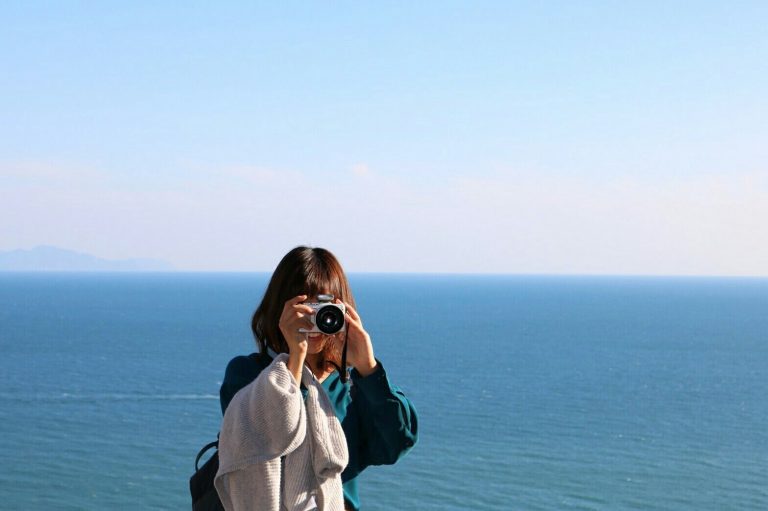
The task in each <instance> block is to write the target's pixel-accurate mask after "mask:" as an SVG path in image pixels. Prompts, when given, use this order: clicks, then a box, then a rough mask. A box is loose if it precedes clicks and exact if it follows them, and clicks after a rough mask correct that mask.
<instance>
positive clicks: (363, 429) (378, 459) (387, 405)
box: [351, 360, 418, 468]
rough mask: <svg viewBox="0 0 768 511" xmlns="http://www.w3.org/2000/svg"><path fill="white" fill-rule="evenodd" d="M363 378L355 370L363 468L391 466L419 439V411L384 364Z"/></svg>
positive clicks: (355, 399)
mask: <svg viewBox="0 0 768 511" xmlns="http://www.w3.org/2000/svg"><path fill="white" fill-rule="evenodd" d="M377 362H378V365H377V368H376V370H375V371H374V372H373V373H372V374H370V375H368V376H366V377H362V376H361V375H360V373H358V372H357V370H355V369H353V370H352V371H351V375H352V384H353V387H354V388H355V394H354V398H353V403H354V406H355V407H356V408H357V415H358V420H359V433H360V446H359V455H360V465H361V468H363V467H365V466H368V465H391V464H393V463H395V462H396V461H397V460H398V459H400V458H401V457H403V456H404V455H405V454H406V453H407V452H408V451H409V450H410V449H411V448H412V447H413V446H414V445H416V442H417V440H418V418H417V416H416V409H415V408H414V407H413V404H412V403H411V401H410V400H409V399H408V398H407V397H406V396H405V394H404V393H403V392H402V391H401V390H400V389H399V388H398V387H396V386H394V385H392V384H391V383H390V381H389V378H388V377H387V373H386V371H385V370H384V367H383V366H382V364H381V362H380V361H378V360H377Z"/></svg>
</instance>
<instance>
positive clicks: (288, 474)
mask: <svg viewBox="0 0 768 511" xmlns="http://www.w3.org/2000/svg"><path fill="white" fill-rule="evenodd" d="M322 294H326V295H333V296H334V302H335V303H338V304H343V305H344V307H345V320H346V328H344V329H342V331H340V332H339V333H337V334H334V335H325V334H319V335H318V334H314V333H313V334H309V335H308V334H307V333H305V332H304V331H305V330H309V329H311V328H312V327H313V326H314V325H313V322H312V320H311V319H310V318H311V316H312V314H313V313H314V309H312V308H311V307H309V306H308V305H306V304H307V303H313V302H317V300H318V295H322ZM251 328H252V330H253V333H254V336H255V338H256V341H257V343H258V346H259V352H258V353H253V354H251V355H249V356H239V357H235V358H234V359H232V360H231V361H230V363H229V365H228V366H227V370H226V374H225V376H224V381H223V383H222V385H221V391H220V397H221V408H222V412H224V415H225V420H224V423H223V425H222V432H221V435H222V438H221V441H220V446H219V453H220V458H221V460H222V461H221V463H222V466H221V467H220V470H219V475H217V490H218V491H219V494H220V495H222V494H224V495H222V501H225V506H226V505H227V502H226V501H227V499H230V498H231V497H232V495H234V494H237V492H243V491H245V493H248V491H247V490H248V489H244V488H243V486H246V485H248V484H250V485H255V486H259V485H262V483H264V484H265V485H267V486H268V485H270V484H271V485H273V486H274V485H275V484H277V483H275V481H274V480H275V479H277V480H279V483H280V485H281V486H280V487H279V490H277V489H275V490H274V491H273V492H272V493H271V494H270V497H269V498H270V499H275V498H276V497H275V495H279V500H280V501H281V503H283V504H285V505H286V506H287V507H288V509H292V508H293V509H296V508H298V509H300V510H301V511H305V510H309V509H315V508H319V509H321V510H322V509H333V508H334V507H335V504H332V503H333V502H335V500H334V499H336V498H337V497H338V496H337V495H335V494H334V492H336V491H337V490H336V489H334V488H335V487H334V486H333V484H332V483H331V482H327V484H326V483H323V484H326V486H323V484H320V483H318V481H320V482H323V481H331V480H332V479H334V477H335V473H334V470H338V471H341V469H342V468H343V472H342V473H341V474H340V477H338V478H337V479H338V480H339V482H340V483H341V485H342V486H343V509H348V510H358V509H360V499H359V496H358V486H357V476H358V475H359V474H360V473H361V472H362V471H363V470H364V469H365V468H366V467H368V466H369V465H384V464H393V463H395V462H396V461H397V460H398V459H399V458H400V457H402V456H403V455H404V454H405V453H406V452H407V451H408V450H410V448H411V447H413V446H414V444H415V443H416V440H417V417H416V411H415V410H414V408H413V405H412V404H411V402H410V401H409V400H408V398H407V397H405V395H404V394H403V393H402V392H401V391H400V390H399V389H398V388H397V387H395V386H393V385H392V384H391V383H390V382H389V379H388V377H387V374H386V372H385V370H384V367H383V366H382V364H381V362H380V361H379V360H378V359H376V357H375V356H374V351H373V344H372V341H371V336H370V335H369V334H368V332H367V331H366V330H365V328H364V327H363V323H362V320H361V318H360V316H359V314H358V313H357V310H356V305H355V300H354V298H353V296H352V292H351V290H350V287H349V282H348V281H347V277H346V275H345V274H344V271H343V269H342V268H341V265H340V264H339V262H338V260H337V259H336V258H335V257H334V255H333V254H331V252H329V251H328V250H325V249H322V248H310V247H304V246H300V247H296V248H294V249H293V250H291V251H290V252H288V254H286V255H285V257H283V259H282V260H281V261H280V263H279V264H278V266H277V268H276V269H275V272H274V273H273V275H272V278H271V280H270V282H269V285H268V286H267V290H266V292H265V294H264V297H263V299H262V301H261V304H260V305H259V307H258V308H257V309H256V312H255V313H254V315H253V319H252V322H251ZM345 342H346V352H347V353H346V361H347V363H348V364H349V365H351V366H352V369H351V370H350V373H349V374H350V377H351V381H347V378H346V376H347V375H346V371H347V368H346V367H341V364H342V356H341V355H342V351H343V348H344V344H345ZM340 372H341V373H343V374H341V373H340ZM288 374H290V378H289V377H288V376H286V375H288ZM259 375H263V376H262V378H258V377H259ZM299 385H300V390H301V395H302V396H303V398H304V406H303V407H301V406H300V405H297V404H296V403H298V402H300V399H297V398H295V397H294V394H293V392H294V391H295V387H297V386H299ZM313 388H318V389H319V388H321V389H322V391H321V392H314V391H313ZM241 389H243V392H238V391H240V390H241ZM236 395H237V396H236ZM315 396H316V398H315ZM275 399H277V400H278V401H279V404H277V405H276V404H274V403H273V401H274V400H275ZM233 400H235V401H237V409H238V410H243V409H247V410H248V411H246V412H241V411H238V412H235V411H234V410H231V411H230V413H229V414H228V413H226V412H227V410H228V409H229V408H230V407H229V405H230V403H231V402H233ZM267 402H269V404H267ZM259 406H263V407H264V408H263V409H262V410H260V411H258V410H256V408H258V407H259ZM324 406H325V407H326V408H329V409H330V410H331V412H329V413H327V414H326V415H324V414H323V413H322V410H323V407H324ZM283 407H285V408H283ZM312 407H314V408H312ZM276 409H280V410H281V412H280V413H279V417H277V418H273V417H272V415H273V412H274V410H276ZM282 410H287V411H286V412H283V411H282ZM302 410H303V411H302ZM236 413H237V414H240V417H238V418H235V415H236ZM249 413H251V414H253V417H254V418H253V419H248V414H249ZM243 414H245V415H243ZM265 415H268V416H269V418H267V419H265V418H264V416H265ZM294 415H295V418H293V416H294ZM244 417H245V418H244ZM286 417H287V418H286ZM304 417H306V423H305V424H303V426H302V423H301V420H302V418H304ZM228 419H229V420H228ZM313 420H315V421H319V423H318V422H316V423H313V422H312V421H313ZM326 420H327V421H328V422H325V421H326ZM238 424H239V425H238ZM243 424H246V425H245V426H243ZM225 426H228V427H225ZM302 427H304V430H303V434H302V431H301V428H302ZM233 428H234V429H233ZM238 428H239V429H238ZM246 428H247V429H250V430H253V429H254V428H256V429H259V428H260V429H261V430H260V431H257V432H253V433H254V434H253V436H254V437H260V438H266V437H268V438H270V439H272V438H277V440H276V441H277V444H275V445H278V444H279V447H274V446H264V445H261V446H260V447H259V448H261V449H262V450H264V451H268V452H266V453H263V454H260V455H257V454H255V453H254V454H253V455H252V456H250V458H249V460H250V461H253V460H254V459H257V458H258V459H259V460H260V462H263V463H265V464H267V463H272V465H271V466H270V467H269V468H268V469H264V471H261V472H254V473H258V474H261V475H259V476H257V477H256V476H254V473H251V474H250V475H249V476H243V477H241V478H240V480H239V481H235V478H234V477H230V483H231V484H228V485H227V484H223V483H221V482H220V479H219V477H220V476H221V475H222V472H223V471H224V470H229V469H232V468H233V467H241V468H242V466H244V464H246V463H248V461H247V460H243V459H242V458H243V456H244V455H243V454H242V450H241V449H240V447H241V444H240V440H235V442H234V444H232V442H230V444H231V445H235V446H236V447H232V448H230V451H232V452H230V453H229V454H230V455H229V457H228V454H227V453H226V452H224V451H225V449H223V448H222V444H224V443H226V442H227V441H231V440H232V439H233V438H237V439H239V438H241V437H242V436H243V435H248V434H249V432H248V431H246V432H244V431H243V430H244V429H246ZM336 428H338V430H337V429H336ZM235 430H237V433H233V431H235ZM318 431H319V432H323V433H322V434H324V435H325V436H322V435H321V436H322V438H311V439H309V440H306V437H309V436H312V435H311V434H310V433H312V432H314V433H315V434H317V432H318ZM336 431H341V432H343V438H344V440H345V444H346V445H342V446H337V445H336V444H335V443H334V438H335V437H334V434H335V432H336ZM259 435H261V436H259ZM225 436H226V437H227V438H225ZM278 437H279V438H278ZM301 442H303V443H302V444H301V445H303V446H306V445H307V444H308V445H310V446H314V449H315V450H314V451H312V452H313V455H310V456H309V457H310V458H312V463H314V464H315V465H318V463H319V462H318V461H317V460H318V458H321V457H323V456H325V463H326V465H325V466H324V467H321V468H318V467H317V466H315V467H314V470H315V474H316V475H315V477H314V478H312V477H310V476H306V477H305V475H306V474H305V475H302V476H301V477H304V479H301V477H298V476H296V477H295V478H296V479H301V480H302V481H305V482H306V481H309V480H310V479H312V482H311V483H307V484H310V486H312V485H314V487H313V488H311V490H309V491H303V492H302V491H298V490H297V491H296V492H294V493H292V494H291V495H290V498H288V497H286V494H287V493H289V491H288V488H287V487H286V484H287V485H288V487H290V488H292V489H295V488H294V487H293V486H292V485H294V486H295V484H299V483H295V481H293V480H292V479H291V478H292V477H294V475H295V473H296V472H292V471H291V470H288V465H289V464H291V466H297V467H300V468H297V469H296V471H302V470H304V469H303V468H301V467H304V466H305V465H304V464H303V463H304V461H301V462H298V461H295V459H296V458H297V456H298V455H297V454H296V453H297V452H301V448H297V445H298V444H300V443H301ZM342 443H344V441H342ZM325 444H327V445H325ZM318 445H319V446H321V447H322V448H323V449H322V450H321V451H319V450H318V449H319V448H318V447H317V446H318ZM310 449H311V447H310ZM344 451H345V452H344ZM318 452H322V455H319V454H317V453H318ZM345 455H346V456H345ZM238 456H239V458H238ZM234 458H238V459H234ZM278 458H280V460H281V461H280V462H279V463H281V464H280V465H279V466H278ZM223 465H227V468H226V469H224V470H223ZM259 470H261V468H260V469H259ZM318 472H322V473H321V474H318ZM232 473H235V474H236V473H237V472H236V471H235V472H230V475H231V474H232ZM275 474H277V475H275ZM302 474H303V472H302ZM262 475H263V477H262ZM254 477H256V479H254ZM307 478H309V479H307ZM262 479H266V480H268V481H264V480H262ZM248 481H250V483H248ZM294 483H295V484H294ZM339 493H341V492H339ZM286 499H287V500H289V502H287V503H286ZM241 502H242V500H241ZM272 504H274V502H273V503H272ZM292 506H293V507H292ZM232 507H237V506H236V504H233V505H232ZM246 507H248V506H246ZM256 507H258V506H257V505H254V506H252V507H250V509H253V508H256ZM273 507H274V506H273ZM266 508H268V509H269V508H270V507H269V506H266Z"/></svg>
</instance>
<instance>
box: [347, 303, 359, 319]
mask: <svg viewBox="0 0 768 511" xmlns="http://www.w3.org/2000/svg"><path fill="white" fill-rule="evenodd" d="M344 307H346V309H347V312H348V313H349V316H350V317H351V318H352V319H354V320H355V321H360V316H359V315H358V314H357V311H356V310H355V309H354V307H352V306H351V305H350V304H348V303H347V302H344Z"/></svg>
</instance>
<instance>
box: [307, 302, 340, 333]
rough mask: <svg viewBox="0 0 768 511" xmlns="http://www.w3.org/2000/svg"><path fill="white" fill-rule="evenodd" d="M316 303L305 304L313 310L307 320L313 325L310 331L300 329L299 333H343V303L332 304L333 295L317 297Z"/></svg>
mask: <svg viewBox="0 0 768 511" xmlns="http://www.w3.org/2000/svg"><path fill="white" fill-rule="evenodd" d="M317 300H318V301H317V302H313V303H305V304H304V305H308V306H310V307H312V308H313V309H314V310H315V313H314V314H312V315H311V316H310V317H309V319H310V321H312V323H313V325H314V326H313V327H312V328H311V329H306V328H300V329H299V332H306V333H314V332H317V333H321V334H327V335H333V334H336V333H338V332H343V331H344V330H345V328H346V324H347V322H346V318H345V316H344V315H345V314H346V308H345V307H344V304H343V303H333V295H318V296H317Z"/></svg>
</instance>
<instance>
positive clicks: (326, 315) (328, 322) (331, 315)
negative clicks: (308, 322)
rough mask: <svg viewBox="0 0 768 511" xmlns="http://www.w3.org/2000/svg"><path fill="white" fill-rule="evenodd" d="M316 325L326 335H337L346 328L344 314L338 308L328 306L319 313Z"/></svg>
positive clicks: (316, 317) (316, 316)
mask: <svg viewBox="0 0 768 511" xmlns="http://www.w3.org/2000/svg"><path fill="white" fill-rule="evenodd" d="M315 324H316V325H317V328H318V330H320V331H321V332H323V333H324V334H328V335H331V334H335V333H336V332H338V331H339V330H341V328H342V327H343V326H344V313H343V312H341V309H339V308H338V307H336V306H333V305H326V306H325V307H321V308H320V310H318V311H317V314H316V315H315Z"/></svg>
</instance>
